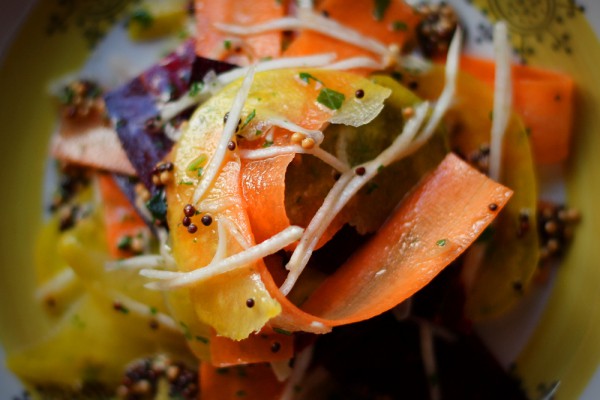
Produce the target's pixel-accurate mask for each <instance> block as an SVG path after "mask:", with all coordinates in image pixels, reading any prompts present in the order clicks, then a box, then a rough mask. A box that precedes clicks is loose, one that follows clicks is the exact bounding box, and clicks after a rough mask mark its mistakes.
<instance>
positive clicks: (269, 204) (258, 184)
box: [241, 154, 294, 243]
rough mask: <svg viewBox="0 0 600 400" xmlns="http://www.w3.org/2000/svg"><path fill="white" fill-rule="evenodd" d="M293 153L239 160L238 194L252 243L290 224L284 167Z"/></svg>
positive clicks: (266, 237)
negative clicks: (246, 213) (240, 192)
mask: <svg viewBox="0 0 600 400" xmlns="http://www.w3.org/2000/svg"><path fill="white" fill-rule="evenodd" d="M293 159H294V154H286V155H280V156H277V157H272V158H267V159H264V160H255V161H242V178H241V180H242V194H243V197H244V201H245V203H246V205H247V212H248V218H249V219H250V225H251V226H252V233H254V238H255V240H256V243H261V242H262V241H264V240H265V239H268V238H270V237H271V236H273V235H275V234H277V233H279V232H281V231H283V230H284V229H285V228H287V227H288V226H290V220H289V219H288V217H287V214H286V212H285V201H284V200H285V199H284V198H285V171H286V170H287V167H288V165H289V164H290V162H291V161H292V160H293Z"/></svg>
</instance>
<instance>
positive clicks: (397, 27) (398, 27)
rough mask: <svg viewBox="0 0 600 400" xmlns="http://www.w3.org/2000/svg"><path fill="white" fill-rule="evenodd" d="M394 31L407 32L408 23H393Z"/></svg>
mask: <svg viewBox="0 0 600 400" xmlns="http://www.w3.org/2000/svg"><path fill="white" fill-rule="evenodd" d="M392 30H393V31H396V32H397V31H404V32H406V31H407V30H408V25H406V22H404V21H394V22H392Z"/></svg>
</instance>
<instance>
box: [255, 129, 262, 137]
mask: <svg viewBox="0 0 600 400" xmlns="http://www.w3.org/2000/svg"><path fill="white" fill-rule="evenodd" d="M254 135H255V136H260V135H262V131H261V130H260V129H257V130H256V132H255V133H254Z"/></svg>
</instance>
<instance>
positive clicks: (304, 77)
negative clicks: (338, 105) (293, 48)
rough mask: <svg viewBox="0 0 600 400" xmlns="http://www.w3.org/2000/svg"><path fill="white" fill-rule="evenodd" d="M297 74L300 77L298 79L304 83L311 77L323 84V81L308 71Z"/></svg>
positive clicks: (308, 81)
mask: <svg viewBox="0 0 600 400" xmlns="http://www.w3.org/2000/svg"><path fill="white" fill-rule="evenodd" d="M298 76H299V77H300V80H302V81H304V82H306V83H310V80H311V79H312V80H313V81H315V82H319V83H320V84H323V82H322V81H321V80H320V79H319V78H317V77H315V76H313V75H311V74H309V73H308V72H300V73H299V74H298Z"/></svg>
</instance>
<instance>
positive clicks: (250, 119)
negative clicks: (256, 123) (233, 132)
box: [241, 109, 256, 129]
mask: <svg viewBox="0 0 600 400" xmlns="http://www.w3.org/2000/svg"><path fill="white" fill-rule="evenodd" d="M254 117H256V109H254V110H252V112H251V113H250V114H248V116H247V117H246V120H245V121H244V123H243V124H242V128H241V129H244V127H245V126H246V125H248V124H249V123H250V121H252V120H253V119H254Z"/></svg>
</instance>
